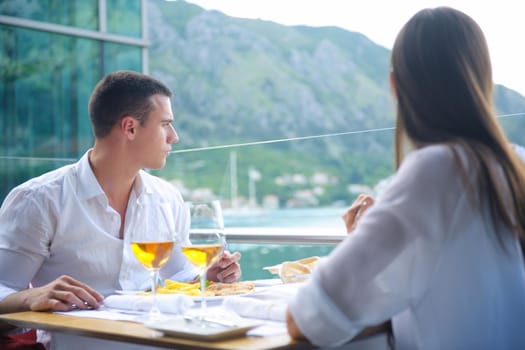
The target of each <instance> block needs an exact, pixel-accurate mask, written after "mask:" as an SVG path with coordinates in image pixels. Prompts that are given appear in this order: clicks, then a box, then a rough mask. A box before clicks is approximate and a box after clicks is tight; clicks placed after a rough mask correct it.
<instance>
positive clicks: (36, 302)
mask: <svg viewBox="0 0 525 350" xmlns="http://www.w3.org/2000/svg"><path fill="white" fill-rule="evenodd" d="M103 300H104V297H103V296H102V295H101V294H100V293H98V292H97V291H96V290H94V289H92V288H91V287H89V286H88V285H86V284H84V283H81V282H79V281H77V280H75V279H74V278H72V277H69V276H61V277H59V278H57V279H56V280H54V281H53V282H51V283H48V284H46V285H45V286H42V287H37V288H28V289H24V290H21V291H19V292H15V293H12V294H9V295H8V296H6V297H5V298H4V299H3V300H2V301H0V313H11V312H20V311H28V310H31V311H46V310H54V311H69V310H72V309H92V308H98V307H99V305H100V302H102V301H103Z"/></svg>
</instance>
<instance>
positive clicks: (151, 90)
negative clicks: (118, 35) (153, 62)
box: [89, 71, 172, 138]
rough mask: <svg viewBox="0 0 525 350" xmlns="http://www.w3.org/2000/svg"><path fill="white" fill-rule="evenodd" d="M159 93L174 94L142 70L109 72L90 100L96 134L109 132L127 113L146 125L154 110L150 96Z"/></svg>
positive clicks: (107, 133) (168, 95)
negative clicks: (140, 71) (141, 71)
mask: <svg viewBox="0 0 525 350" xmlns="http://www.w3.org/2000/svg"><path fill="white" fill-rule="evenodd" d="M157 94H161V95H164V96H167V97H171V96H172V93H171V90H170V89H169V88H168V87H167V86H166V85H165V84H163V83H162V82H160V81H158V80H156V79H154V78H152V77H149V76H147V75H145V74H142V73H138V72H133V71H117V72H114V73H110V74H108V75H106V76H105V77H104V78H102V80H101V81H99V82H98V84H97V85H96V86H95V89H94V90H93V93H92V94H91V98H90V99H89V117H90V119H91V124H92V125H93V132H94V133H95V137H97V138H103V137H105V136H107V135H109V133H110V132H111V129H112V128H113V126H114V125H115V124H116V123H117V122H118V121H119V120H121V119H122V118H123V117H125V116H127V115H129V116H132V117H134V118H135V119H137V120H138V121H139V122H140V124H141V125H144V123H145V122H146V120H147V117H148V115H149V113H150V112H151V110H152V109H153V104H152V102H151V99H150V97H151V96H153V95H157Z"/></svg>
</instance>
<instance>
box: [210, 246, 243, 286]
mask: <svg viewBox="0 0 525 350" xmlns="http://www.w3.org/2000/svg"><path fill="white" fill-rule="evenodd" d="M240 258H241V253H239V252H235V253H233V254H231V253H230V252H228V251H225V252H224V253H223V254H222V256H221V258H220V259H219V260H218V261H217V262H216V263H215V264H213V265H212V266H211V267H210V268H209V270H208V274H207V277H208V279H209V280H210V281H216V282H224V283H232V282H235V281H237V280H238V279H239V277H241V266H240V265H239V263H238V261H239V259H240Z"/></svg>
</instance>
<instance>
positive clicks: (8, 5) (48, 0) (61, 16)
mask: <svg viewBox="0 0 525 350" xmlns="http://www.w3.org/2000/svg"><path fill="white" fill-rule="evenodd" d="M133 2H134V1H133ZM0 14H2V15H7V16H14V17H21V18H26V19H31V20H35V21H42V22H50V23H55V24H61V25H65V26H71V27H79V28H83V29H92V30H97V28H98V21H97V16H98V0H38V1H29V0H3V1H2V2H1V3H0Z"/></svg>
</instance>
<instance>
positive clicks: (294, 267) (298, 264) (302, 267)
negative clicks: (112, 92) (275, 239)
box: [264, 256, 319, 283]
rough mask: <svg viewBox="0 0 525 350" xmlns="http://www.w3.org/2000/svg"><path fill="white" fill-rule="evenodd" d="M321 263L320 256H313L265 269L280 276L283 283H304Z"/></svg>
mask: <svg viewBox="0 0 525 350" xmlns="http://www.w3.org/2000/svg"><path fill="white" fill-rule="evenodd" d="M318 261H319V257H318V256H311V257H308V258H303V259H299V260H295V261H285V262H283V263H281V264H279V265H274V266H268V267H265V268H264V269H265V270H268V271H269V272H270V273H272V274H278V275H279V277H280V278H281V280H282V281H283V283H295V282H302V281H304V280H306V279H307V278H308V276H309V275H310V274H311V273H312V271H313V269H314V268H315V265H316V264H317V262H318Z"/></svg>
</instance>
